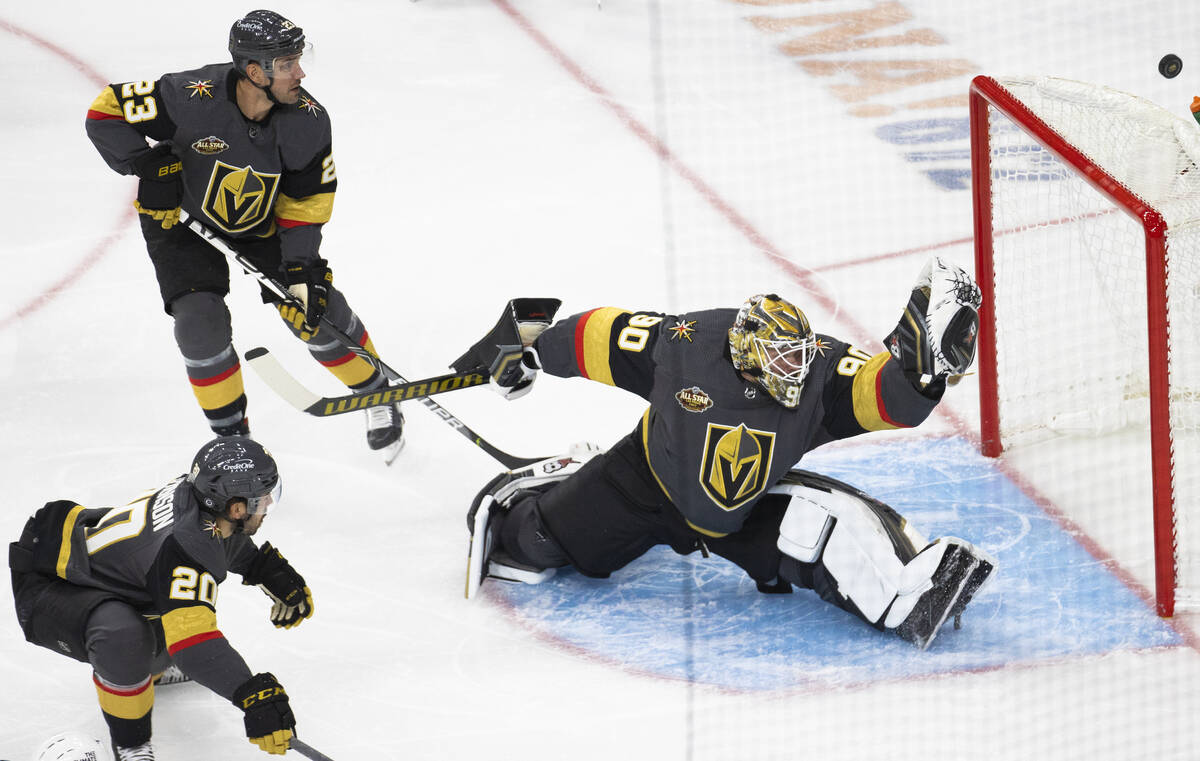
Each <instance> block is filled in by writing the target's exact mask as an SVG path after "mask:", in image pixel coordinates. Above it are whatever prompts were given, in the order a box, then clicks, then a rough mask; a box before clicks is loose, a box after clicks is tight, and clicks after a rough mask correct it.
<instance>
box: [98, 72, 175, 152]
mask: <svg viewBox="0 0 1200 761" xmlns="http://www.w3.org/2000/svg"><path fill="white" fill-rule="evenodd" d="M161 81H162V80H153V81H149V80H147V81H142V82H123V83H120V84H112V85H108V86H107V87H105V88H104V89H103V90H101V91H100V94H99V95H97V96H96V99H95V100H94V101H92V105H91V106H90V107H89V108H88V112H87V119H86V121H85V122H84V129H85V131H86V132H87V136H88V138H89V139H90V140H91V141H92V145H94V146H96V150H97V151H99V152H100V155H101V157H103V158H104V161H105V163H107V164H108V165H109V166H110V167H112V168H113V169H114V170H116V171H117V172H120V173H121V174H132V173H133V167H132V161H133V159H134V158H135V157H136V156H138V155H139V154H141V153H144V152H145V151H146V149H147V145H146V138H150V139H152V140H169V139H170V138H171V137H172V136H173V135H174V134H175V123H174V122H173V121H172V120H171V115H170V114H169V113H168V112H167V104H166V99H165V98H163V97H162V95H161V94H160V92H159V88H160V83H161Z"/></svg>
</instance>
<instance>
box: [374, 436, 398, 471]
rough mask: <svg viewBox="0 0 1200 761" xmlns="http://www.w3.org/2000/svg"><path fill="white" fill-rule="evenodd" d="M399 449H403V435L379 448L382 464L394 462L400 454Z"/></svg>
mask: <svg viewBox="0 0 1200 761" xmlns="http://www.w3.org/2000/svg"><path fill="white" fill-rule="evenodd" d="M401 449H404V437H403V436H401V437H400V438H398V439H396V440H395V441H393V442H392V443H391V444H388V445H387V446H386V447H384V448H383V449H381V450H379V451H380V453H382V454H383V464H384V465H391V464H392V463H393V462H395V461H396V458H397V457H399V456H400V450H401Z"/></svg>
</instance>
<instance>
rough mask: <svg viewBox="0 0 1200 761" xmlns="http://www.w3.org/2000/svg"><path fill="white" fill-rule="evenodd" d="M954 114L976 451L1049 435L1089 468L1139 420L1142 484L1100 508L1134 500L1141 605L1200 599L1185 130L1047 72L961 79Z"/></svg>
mask: <svg viewBox="0 0 1200 761" xmlns="http://www.w3.org/2000/svg"><path fill="white" fill-rule="evenodd" d="M970 118H971V155H972V158H971V161H972V178H973V179H972V182H973V194H974V198H973V200H974V213H975V220H974V221H975V267H976V277H977V279H978V282H979V285H980V288H981V290H982V292H983V305H982V308H981V309H980V323H981V325H980V338H979V389H980V415H981V440H982V441H981V444H982V450H983V453H984V454H985V455H987V456H991V457H996V456H999V455H1000V453H1001V452H1002V451H1004V450H1006V449H1009V448H1011V447H1021V446H1027V445H1029V444H1028V442H1043V443H1041V444H1034V445H1036V446H1040V447H1041V448H1042V449H1041V451H1042V452H1043V453H1049V452H1054V451H1057V450H1055V449H1054V447H1056V446H1058V445H1059V443H1061V445H1062V451H1064V452H1071V454H1070V455H1065V456H1069V457H1070V458H1072V459H1071V460H1070V461H1071V462H1072V463H1073V465H1078V464H1079V462H1080V460H1083V461H1088V460H1092V459H1093V458H1094V459H1095V461H1096V463H1097V468H1096V469H1094V470H1097V469H1099V468H1100V467H1101V465H1100V464H1099V463H1101V461H1102V459H1103V457H1104V456H1106V455H1108V454H1110V453H1109V452H1108V451H1107V450H1106V448H1107V449H1111V447H1112V446H1116V445H1115V444H1113V443H1112V442H1111V441H1108V442H1106V441H1105V437H1106V436H1109V435H1113V436H1115V435H1117V432H1121V431H1126V433H1124V434H1121V435H1122V436H1124V437H1125V438H1124V439H1123V440H1124V441H1126V442H1128V441H1133V440H1138V437H1135V438H1134V439H1131V438H1130V437H1129V435H1128V429H1131V428H1133V429H1136V428H1138V427H1139V426H1140V427H1141V428H1142V429H1143V431H1144V430H1145V423H1146V420H1147V419H1148V423H1149V426H1148V432H1145V433H1144V434H1142V435H1141V436H1140V440H1142V441H1144V440H1145V439H1148V451H1149V454H1148V465H1147V470H1148V474H1147V476H1146V480H1147V488H1146V489H1138V490H1135V491H1134V492H1133V493H1132V494H1133V496H1132V497H1131V498H1126V497H1125V496H1121V497H1117V496H1115V493H1114V496H1113V498H1112V499H1113V500H1114V501H1118V502H1120V503H1121V504H1118V505H1115V506H1114V507H1113V510H1114V512H1119V511H1120V510H1121V509H1123V508H1125V507H1126V506H1127V504H1126V503H1127V502H1129V501H1133V502H1137V501H1139V500H1141V501H1142V504H1144V505H1145V506H1146V507H1148V508H1150V510H1149V511H1148V512H1149V516H1152V517H1147V518H1146V520H1152V536H1153V585H1154V588H1155V597H1156V607H1157V610H1158V612H1159V614H1160V615H1163V616H1170V615H1173V613H1174V610H1175V606H1176V601H1177V592H1181V593H1182V594H1181V595H1180V596H1181V597H1189V596H1193V595H1194V594H1195V593H1197V592H1200V561H1198V560H1196V559H1193V558H1192V557H1191V555H1192V554H1194V553H1193V548H1195V547H1196V545H1195V543H1194V542H1193V543H1192V544H1185V542H1186V541H1187V540H1188V539H1189V538H1191V537H1187V536H1184V534H1187V533H1189V530H1190V529H1191V522H1193V521H1196V520H1198V519H1200V516H1197V517H1192V516H1190V515H1189V513H1194V512H1195V511H1196V510H1197V509H1200V508H1198V506H1197V502H1196V497H1195V496H1193V494H1194V493H1193V494H1185V493H1184V490H1183V489H1182V488H1181V487H1182V486H1183V485H1184V484H1183V483H1182V482H1183V480H1184V479H1183V478H1182V476H1184V475H1185V474H1186V473H1187V471H1196V470H1197V469H1200V463H1198V462H1197V453H1196V451H1195V449H1196V444H1197V441H1196V437H1195V436H1194V435H1193V434H1194V433H1195V431H1196V429H1197V426H1196V423H1195V417H1196V410H1195V405H1196V393H1195V391H1194V390H1193V389H1195V388H1196V382H1197V375H1198V374H1200V371H1198V370H1197V361H1196V359H1195V356H1194V355H1196V354H1197V353H1200V345H1198V344H1197V327H1196V318H1197V314H1196V311H1195V306H1194V304H1195V302H1196V301H1197V300H1200V284H1198V283H1197V282H1196V277H1197V272H1198V271H1200V262H1198V261H1197V260H1198V259H1200V234H1197V233H1196V230H1195V228H1198V227H1200V171H1198V170H1196V162H1197V160H1200V131H1198V130H1197V128H1196V124H1195V123H1194V122H1190V121H1189V120H1183V119H1181V118H1178V117H1175V116H1173V115H1171V114H1170V113H1169V112H1167V111H1165V110H1164V109H1162V108H1160V107H1158V106H1156V105H1154V104H1152V103H1150V102H1149V101H1145V100H1143V99H1140V98H1137V97H1135V96H1132V95H1128V94H1126V93H1121V92H1119V91H1116V90H1112V89H1110V88H1105V87H1101V86H1098V85H1091V84H1086V83H1081V82H1073V81H1070V80H1063V79H1056V78H1050V77H1029V78H1009V79H994V78H992V77H987V76H980V77H976V78H975V79H974V80H973V82H972V84H971V91H970ZM1189 172H1190V174H1189ZM1176 230H1178V231H1179V233H1178V234H1176ZM1189 323H1190V324H1189ZM1172 339H1174V342H1172ZM1077 344H1078V346H1077ZM1064 347H1065V348H1064ZM1074 350H1078V352H1079V353H1078V354H1076V355H1068V356H1061V355H1060V354H1059V352H1060V351H1074ZM1089 374H1094V375H1092V377H1090V378H1089V377H1088V376H1089ZM1114 440H1115V439H1114ZM1044 442H1050V443H1048V444H1047V443H1044ZM1120 446H1123V447H1129V446H1130V444H1129V443H1124V444H1120ZM1186 450H1190V451H1186ZM1129 451H1130V452H1131V454H1130V455H1129V457H1128V459H1129V467H1130V468H1132V469H1136V468H1138V467H1140V466H1139V465H1138V462H1139V461H1140V459H1141V455H1140V454H1138V452H1137V450H1136V449H1131V450H1129ZM1043 459H1044V458H1043ZM1113 462H1114V465H1113V467H1125V464H1124V463H1120V462H1119V461H1118V460H1114V461H1113ZM1084 464H1086V462H1085V463H1084ZM1107 470H1108V469H1107V468H1106V469H1105V473H1104V474H1103V475H1111V474H1109V473H1108V472H1107ZM1096 475H1097V474H1096V473H1095V472H1093V473H1092V474H1091V476H1096ZM1048 477H1049V478H1051V479H1054V478H1055V477H1056V476H1055V474H1048ZM1075 477H1077V478H1080V479H1085V478H1088V477H1089V475H1088V471H1087V468H1086V467H1084V468H1082V470H1081V471H1080V472H1079V475H1077V476H1075ZM1138 478H1140V476H1135V475H1131V476H1130V477H1129V478H1128V479H1125V480H1130V482H1131V483H1132V482H1136V481H1137V480H1138ZM1123 485H1128V484H1123ZM1069 491H1070V489H1069V488H1068V489H1064V492H1069ZM1147 491H1148V494H1147V493H1146V492H1147ZM1138 492H1140V493H1138ZM1081 509H1084V508H1083V507H1082V506H1081ZM1194 541H1200V531H1198V532H1197V535H1196V537H1194ZM1197 549H1200V548H1197ZM1193 565H1196V566H1197V567H1196V568H1193V567H1192V566H1193Z"/></svg>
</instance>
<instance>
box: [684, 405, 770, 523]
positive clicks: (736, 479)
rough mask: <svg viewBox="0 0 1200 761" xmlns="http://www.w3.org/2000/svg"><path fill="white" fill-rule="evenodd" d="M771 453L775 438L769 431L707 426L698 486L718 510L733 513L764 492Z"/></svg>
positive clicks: (743, 427)
mask: <svg viewBox="0 0 1200 761" xmlns="http://www.w3.org/2000/svg"><path fill="white" fill-rule="evenodd" d="M774 450H775V434H774V433H771V432H770V431H756V430H754V429H752V428H747V427H746V426H745V425H739V426H737V427H736V428H734V427H731V426H727V425H717V424H715V423H709V424H708V430H707V432H706V434H705V436H704V457H703V458H701V460H700V485H701V486H703V487H704V492H705V493H706V494H708V497H709V499H711V500H712V501H713V502H715V503H717V505H718V506H719V507H721V508H722V509H724V510H736V509H738V508H739V507H741V506H742V505H744V504H746V503H747V502H749V501H750V500H752V499H754V498H755V497H757V496H758V495H759V494H761V493H762V492H763V490H765V489H766V488H767V486H768V484H767V476H768V475H769V474H770V472H771V456H772V454H774Z"/></svg>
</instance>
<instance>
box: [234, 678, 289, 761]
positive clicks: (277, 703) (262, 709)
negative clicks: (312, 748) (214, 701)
mask: <svg viewBox="0 0 1200 761" xmlns="http://www.w3.org/2000/svg"><path fill="white" fill-rule="evenodd" d="M233 704H234V705H235V706H237V707H238V708H240V709H242V711H243V712H245V714H246V715H245V717H244V718H245V722H246V737H248V738H250V742H252V743H254V744H255V745H257V746H258V747H259V749H260V750H264V751H266V752H267V753H272V754H274V755H277V756H282V755H283V754H284V753H287V750H288V747H289V745H290V743H291V739H292V730H294V729H295V728H296V717H295V716H293V715H292V707H291V706H290V705H288V696H287V693H286V692H284V690H283V687H282V686H280V684H279V681H278V680H277V679H275V676H274V675H273V674H268V673H263V674H255V675H254V676H252V677H250V678H249V679H247V680H246V681H245V682H242V684H241V686H239V687H238V688H237V689H236V690H234V691H233Z"/></svg>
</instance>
